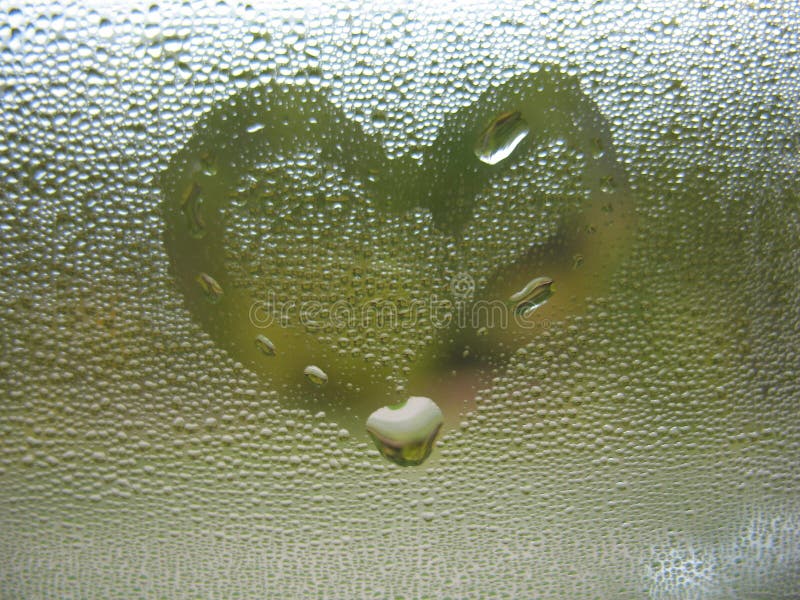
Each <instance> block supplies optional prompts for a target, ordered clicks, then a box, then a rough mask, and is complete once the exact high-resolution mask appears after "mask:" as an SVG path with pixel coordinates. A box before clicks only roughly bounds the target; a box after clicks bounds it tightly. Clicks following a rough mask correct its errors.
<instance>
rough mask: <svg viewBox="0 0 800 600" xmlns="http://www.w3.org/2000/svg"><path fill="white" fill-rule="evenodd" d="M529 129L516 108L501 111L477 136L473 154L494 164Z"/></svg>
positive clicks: (512, 149) (503, 156) (502, 158)
mask: <svg viewBox="0 0 800 600" xmlns="http://www.w3.org/2000/svg"><path fill="white" fill-rule="evenodd" d="M530 131H531V130H530V128H529V127H528V123H527V122H526V121H525V119H523V118H522V113H521V112H519V111H518V110H515V111H510V112H505V113H502V114H500V115H498V116H497V117H495V119H494V120H493V121H492V122H491V123H489V125H488V126H487V127H486V129H484V130H483V132H482V133H481V135H480V136H479V137H478V141H477V142H476V144H475V149H474V150H475V156H477V157H478V158H479V159H480V160H481V161H483V162H485V163H486V164H488V165H496V164H497V163H499V162H500V161H501V160H504V159H506V158H508V157H509V156H510V155H511V153H512V152H513V151H514V149H515V148H516V147H517V146H518V145H519V143H520V142H521V141H522V140H524V139H525V137H526V136H527V135H528V134H529V133H530Z"/></svg>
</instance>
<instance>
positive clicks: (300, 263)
mask: <svg viewBox="0 0 800 600" xmlns="http://www.w3.org/2000/svg"><path fill="white" fill-rule="evenodd" d="M520 132H522V133H520ZM525 132H527V135H524V133H525ZM503 136H505V137H506V138H508V139H505V140H504V139H503ZM512 138H513V139H512ZM510 139H511V141H509V140H510ZM505 142H507V143H505ZM515 144H516V145H515ZM498 148H499V150H498ZM400 154H402V158H396V159H390V158H388V157H387V155H386V150H385V148H384V146H383V144H382V142H381V141H380V140H379V139H377V138H375V137H372V136H369V135H366V134H365V132H364V130H363V129H362V127H361V126H360V125H359V124H358V123H357V122H355V121H354V120H351V119H350V118H348V117H347V116H346V115H345V114H344V112H343V111H342V110H341V109H339V108H337V107H336V106H334V105H333V104H332V103H331V102H329V101H328V100H327V99H326V97H325V95H324V94H323V93H322V92H321V91H319V90H315V89H312V88H311V87H309V86H295V85H292V86H289V85H286V86H283V85H279V84H277V83H273V84H269V85H265V86H263V87H259V88H256V89H247V90H244V91H242V92H240V93H238V94H237V95H235V96H233V97H232V98H230V99H229V100H228V101H226V102H225V103H224V104H223V105H222V106H219V107H218V108H217V109H215V110H214V111H213V112H211V113H210V114H208V115H207V116H206V117H205V118H204V119H203V120H202V122H201V123H199V124H198V126H197V127H196V132H195V134H194V135H193V136H192V137H191V139H190V140H189V141H188V143H187V144H186V146H185V147H184V148H183V149H182V150H181V151H179V152H178V153H177V154H176V155H175V156H174V157H173V158H172V160H171V161H170V164H169V167H168V169H167V171H166V172H165V173H164V176H163V185H162V187H163V191H164V203H163V214H164V217H165V220H166V230H165V243H166V249H167V252H168V255H169V258H170V261H171V266H172V268H173V269H174V272H175V275H176V278H177V281H178V284H179V286H180V288H181V289H182V291H183V293H184V295H185V298H186V303H187V305H188V308H189V310H190V311H191V313H192V314H193V315H194V317H195V318H196V320H197V321H198V323H200V324H201V325H202V327H203V328H204V329H205V331H206V332H208V334H209V335H210V336H211V338H212V339H213V340H214V341H215V342H216V343H217V344H218V345H219V346H220V347H222V348H223V349H225V350H226V351H227V352H228V353H229V355H230V356H231V357H233V358H234V359H236V360H238V361H239V362H241V363H242V364H243V365H245V366H246V367H247V368H248V369H250V370H251V371H253V372H255V373H257V374H258V375H259V376H260V377H261V378H262V379H263V380H264V381H265V382H269V385H271V386H274V388H275V389H278V390H280V391H281V397H282V398H284V400H285V401H286V402H287V403H290V404H294V405H295V406H297V407H299V408H307V409H312V410H325V411H326V413H327V414H329V415H331V416H334V417H335V418H337V419H338V420H339V421H340V422H343V423H348V422H350V423H356V422H357V423H362V424H363V419H364V418H365V417H366V415H367V414H369V413H370V412H371V411H373V410H374V409H376V408H378V407H380V406H382V405H384V404H387V403H391V402H396V401H398V400H401V399H403V398H405V397H406V396H408V395H409V394H418V395H423V396H429V397H431V398H434V399H436V401H437V403H439V405H440V406H441V407H442V409H443V411H444V413H445V416H446V418H447V419H448V420H449V421H450V422H454V421H456V420H457V419H459V418H460V415H461V414H462V413H463V412H464V411H465V410H468V409H469V407H470V403H471V402H472V401H473V400H474V398H475V394H476V390H479V389H481V388H482V387H484V386H485V385H486V384H487V382H488V380H489V379H490V377H491V376H492V374H495V373H498V372H499V370H500V369H502V368H503V366H504V365H505V364H506V362H507V360H508V357H509V356H511V355H512V354H513V353H514V352H515V351H516V350H517V349H519V348H521V347H523V346H525V345H526V344H527V343H529V342H530V341H532V340H534V339H536V338H537V337H538V336H540V335H542V333H543V331H544V329H545V328H546V327H547V325H548V324H549V323H552V322H553V321H555V320H560V319H563V318H565V317H567V316H568V315H571V314H578V313H580V312H581V311H582V310H583V309H584V306H585V305H586V301H587V298H588V297H590V296H599V295H601V294H604V293H606V292H607V291H608V281H609V279H610V276H611V274H612V273H613V271H614V268H615V265H616V264H617V263H618V261H619V259H620V258H621V256H623V254H624V252H625V250H626V249H627V248H628V246H629V243H630V240H631V238H632V231H633V230H634V210H633V206H632V204H633V203H632V199H631V194H630V191H629V189H628V186H627V183H626V178H625V174H624V172H623V169H622V168H621V166H620V165H619V164H618V163H617V161H616V159H615V157H614V151H613V148H612V143H611V138H610V134H609V131H608V128H607V127H606V126H605V123H604V120H603V119H602V117H601V116H600V113H599V111H598V110H597V108H596V107H595V106H594V104H593V103H592V102H591V101H590V100H589V99H588V98H587V97H586V96H585V95H584V94H583V93H582V92H581V91H580V88H579V86H578V83H577V81H576V80H575V79H574V78H571V77H567V76H565V75H563V74H561V73H560V72H559V71H558V70H557V69H555V68H553V67H549V66H545V67H543V68H541V69H540V70H538V71H537V72H536V73H532V74H528V75H525V76H520V77H517V78H514V79H511V80H509V81H507V82H505V83H503V84H502V85H498V86H495V87H491V88H490V89H489V90H487V91H486V92H485V93H484V94H483V95H482V96H481V97H480V98H479V99H478V100H477V101H476V102H475V103H473V104H472V105H470V106H468V107H465V108H462V109H460V110H458V111H456V112H451V113H449V114H446V115H445V116H444V118H443V125H442V127H441V130H440V133H439V135H438V138H437V139H436V141H435V142H434V143H433V144H432V145H431V146H430V147H426V148H412V149H410V151H408V152H404V153H400ZM506 154H507V156H504V155H506ZM487 156H488V158H487ZM491 162H494V163H495V164H489V163H491ZM540 277H547V278H550V279H552V280H553V282H554V283H553V284H552V286H543V287H542V286H540V285H539V284H534V287H537V290H536V294H534V295H536V296H537V298H538V300H536V301H535V302H527V303H525V302H519V299H518V298H517V300H516V301H512V300H511V298H516V296H515V295H514V293H515V292H517V291H518V290H520V289H522V288H523V287H524V286H525V284H526V282H529V281H532V280H535V279H537V278H540ZM541 281H543V280H539V283H541ZM538 288H540V289H538ZM553 290H555V293H554V294H552V295H551V293H552V292H553ZM541 291H545V292H547V293H546V294H539V292H541ZM545 297H549V299H548V300H547V302H540V301H541V300H542V299H544V298H545ZM523 317H524V318H523Z"/></svg>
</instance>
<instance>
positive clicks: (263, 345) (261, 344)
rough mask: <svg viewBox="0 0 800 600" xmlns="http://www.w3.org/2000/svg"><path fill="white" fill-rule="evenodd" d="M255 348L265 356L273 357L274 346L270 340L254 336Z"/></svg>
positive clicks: (265, 337) (263, 336)
mask: <svg viewBox="0 0 800 600" xmlns="http://www.w3.org/2000/svg"><path fill="white" fill-rule="evenodd" d="M256 348H258V349H259V350H261V351H262V352H263V353H264V354H266V355H267V356H275V344H273V343H272V340H271V339H269V338H268V337H267V336H265V335H263V334H259V335H257V336H256Z"/></svg>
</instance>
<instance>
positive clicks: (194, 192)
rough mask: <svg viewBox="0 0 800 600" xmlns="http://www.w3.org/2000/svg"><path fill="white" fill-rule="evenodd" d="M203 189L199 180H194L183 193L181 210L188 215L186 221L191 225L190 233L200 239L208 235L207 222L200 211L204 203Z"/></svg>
mask: <svg viewBox="0 0 800 600" xmlns="http://www.w3.org/2000/svg"><path fill="white" fill-rule="evenodd" d="M201 192H202V189H201V188H200V186H199V185H197V182H195V181H193V182H192V183H191V185H189V187H187V188H186V190H185V191H184V193H183V197H182V198H181V210H183V214H184V215H186V223H187V225H188V226H189V233H190V234H191V236H192V237H193V238H196V239H200V238H202V237H204V236H205V235H206V223H205V221H203V216H202V214H201V213H200V208H201V206H202V205H203V196H202V194H201Z"/></svg>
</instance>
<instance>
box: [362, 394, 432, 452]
mask: <svg viewBox="0 0 800 600" xmlns="http://www.w3.org/2000/svg"><path fill="white" fill-rule="evenodd" d="M442 422H443V416H442V411H441V409H440V408H439V407H438V406H437V405H436V403H435V402H434V401H433V400H431V399H430V398H426V397H424V396H411V397H410V398H409V399H408V400H406V401H405V402H402V403H400V404H395V405H392V406H384V407H383V408H379V409H378V410H376V411H375V412H373V413H372V414H371V415H370V416H369V418H368V419H367V433H369V435H370V437H371V438H372V441H373V442H375V446H377V448H378V450H379V451H380V453H381V454H383V455H384V456H385V457H386V458H388V459H389V460H391V461H392V462H395V463H397V464H398V465H400V466H403V467H407V466H413V465H419V464H421V463H422V462H424V461H425V459H426V458H428V456H430V454H431V450H433V442H434V441H435V440H436V436H437V434H438V433H439V429H441V427H442Z"/></svg>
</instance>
